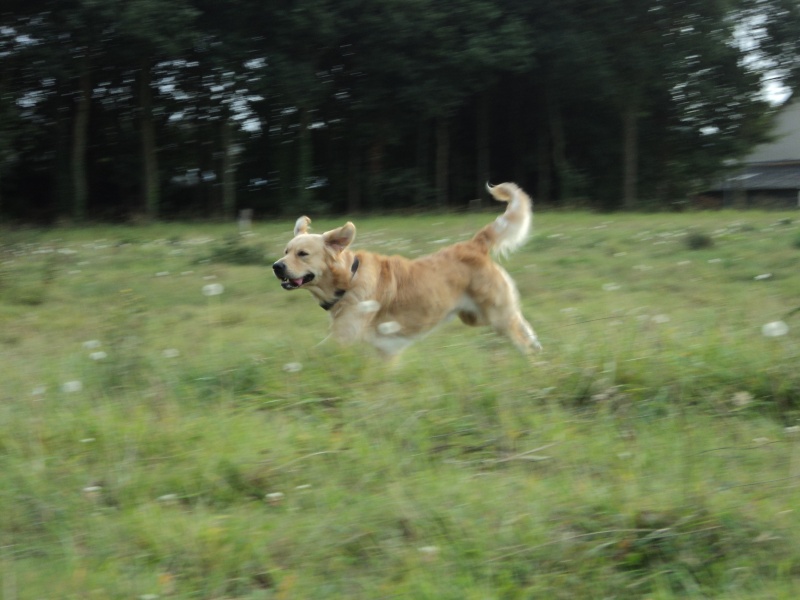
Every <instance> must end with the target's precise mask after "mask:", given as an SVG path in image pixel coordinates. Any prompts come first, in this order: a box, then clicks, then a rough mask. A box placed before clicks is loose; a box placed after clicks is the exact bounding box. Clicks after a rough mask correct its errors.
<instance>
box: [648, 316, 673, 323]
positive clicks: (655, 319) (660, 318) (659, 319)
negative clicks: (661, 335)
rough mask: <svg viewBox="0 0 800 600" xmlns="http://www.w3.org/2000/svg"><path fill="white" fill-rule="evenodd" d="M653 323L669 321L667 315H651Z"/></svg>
mask: <svg viewBox="0 0 800 600" xmlns="http://www.w3.org/2000/svg"><path fill="white" fill-rule="evenodd" d="M650 320H651V321H652V322H653V323H659V324H661V323H669V321H670V318H669V315H653V316H652V317H651V319H650Z"/></svg>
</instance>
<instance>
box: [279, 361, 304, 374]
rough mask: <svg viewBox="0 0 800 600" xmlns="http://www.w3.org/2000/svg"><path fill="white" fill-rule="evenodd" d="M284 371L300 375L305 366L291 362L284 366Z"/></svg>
mask: <svg viewBox="0 0 800 600" xmlns="http://www.w3.org/2000/svg"><path fill="white" fill-rule="evenodd" d="M283 370H284V371H286V372H287V373H299V372H300V371H302V370H303V365H302V364H300V363H299V362H290V363H286V364H285V365H283Z"/></svg>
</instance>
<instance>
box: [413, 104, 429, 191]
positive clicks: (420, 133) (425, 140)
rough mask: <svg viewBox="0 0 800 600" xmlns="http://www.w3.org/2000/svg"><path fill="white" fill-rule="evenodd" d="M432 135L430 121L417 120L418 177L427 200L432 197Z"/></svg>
mask: <svg viewBox="0 0 800 600" xmlns="http://www.w3.org/2000/svg"><path fill="white" fill-rule="evenodd" d="M430 135H431V129H430V121H429V120H428V119H419V121H417V144H416V146H417V147H416V153H417V157H416V169H417V179H418V180H419V185H420V187H421V191H423V193H424V197H425V200H426V201H427V200H429V199H430V189H431V181H430V173H431V158H430V148H431V144H430Z"/></svg>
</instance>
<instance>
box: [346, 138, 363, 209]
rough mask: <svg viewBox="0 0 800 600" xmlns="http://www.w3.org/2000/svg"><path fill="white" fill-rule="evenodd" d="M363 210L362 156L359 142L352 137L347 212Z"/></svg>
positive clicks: (349, 154)
mask: <svg viewBox="0 0 800 600" xmlns="http://www.w3.org/2000/svg"><path fill="white" fill-rule="evenodd" d="M359 210H361V156H360V153H359V151H358V144H357V143H356V142H355V140H353V139H351V140H350V143H349V145H348V156H347V212H350V213H354V212H358V211H359Z"/></svg>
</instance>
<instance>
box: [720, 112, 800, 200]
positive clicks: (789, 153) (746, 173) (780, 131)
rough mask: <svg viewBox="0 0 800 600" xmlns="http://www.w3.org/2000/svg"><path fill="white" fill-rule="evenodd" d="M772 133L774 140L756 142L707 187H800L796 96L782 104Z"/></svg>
mask: <svg viewBox="0 0 800 600" xmlns="http://www.w3.org/2000/svg"><path fill="white" fill-rule="evenodd" d="M772 133H773V135H774V136H775V140H774V141H772V142H768V143H766V144H759V145H758V146H756V147H755V148H754V149H753V151H752V152H751V153H750V154H748V155H747V157H745V159H744V160H743V161H742V162H741V163H740V164H741V167H740V168H739V169H738V170H736V171H734V172H732V173H730V174H728V175H726V176H724V177H722V178H720V179H718V180H717V181H715V182H714V184H713V185H712V186H711V188H710V189H709V191H712V192H713V191H716V192H720V191H724V190H800V100H794V99H790V100H788V101H787V102H786V103H785V104H784V105H783V107H782V108H781V109H780V112H778V114H777V115H776V117H775V123H774V125H773V128H772Z"/></svg>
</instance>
